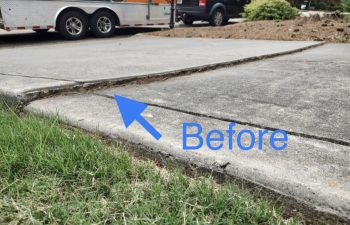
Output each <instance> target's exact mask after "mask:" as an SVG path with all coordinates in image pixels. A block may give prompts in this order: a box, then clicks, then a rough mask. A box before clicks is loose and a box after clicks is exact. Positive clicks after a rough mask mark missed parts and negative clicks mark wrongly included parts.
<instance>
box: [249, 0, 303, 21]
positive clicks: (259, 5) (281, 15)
mask: <svg viewBox="0 0 350 225" xmlns="http://www.w3.org/2000/svg"><path fill="white" fill-rule="evenodd" d="M298 15H299V11H298V10H297V9H296V8H294V7H292V6H291V5H290V4H289V3H288V2H287V1H286V0H253V1H252V2H251V3H250V4H248V5H246V6H245V7H244V13H243V17H245V18H247V19H248V20H287V19H294V18H295V17H297V16H298Z"/></svg>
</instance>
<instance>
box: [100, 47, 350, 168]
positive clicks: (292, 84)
mask: <svg viewBox="0 0 350 225" xmlns="http://www.w3.org/2000/svg"><path fill="white" fill-rule="evenodd" d="M349 59H350V45H343V44H339V45H337V44H329V45H324V46H321V47H318V48H314V49H311V50H308V51H304V52H301V53H297V54H293V55H287V56H282V57H277V58H273V59H268V60H263V61H258V62H254V63H249V64H244V65H240V66H236V67H231V68H227V69H220V70H215V71H209V72H205V73H198V74H195V75H192V76H187V77H179V78H174V79H169V80H167V81H164V82H155V83H150V84H142V85H134V86H125V87H117V88H111V89H107V90H102V91H99V92H97V93H98V94H102V95H106V96H111V95H113V94H115V93H117V94H119V95H123V96H127V97H130V98H133V99H136V100H139V101H142V102H146V103H149V104H153V105H158V106H162V107H169V108H172V109H176V110H180V111H184V112H190V113H192V114H200V115H204V116H208V117H215V118H218V119H221V120H228V121H238V122H240V123H243V124H249V125H253V126H254V125H256V126H257V127H266V128H277V129H284V130H286V131H289V132H291V133H293V134H296V135H302V136H306V137H311V138H316V139H325V140H328V141H330V142H334V143H342V144H345V145H350V113H349V112H350V63H349ZM349 167H350V165H349Z"/></svg>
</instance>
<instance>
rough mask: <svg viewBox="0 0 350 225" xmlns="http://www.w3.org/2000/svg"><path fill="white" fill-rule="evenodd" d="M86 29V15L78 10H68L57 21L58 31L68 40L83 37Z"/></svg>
mask: <svg viewBox="0 0 350 225" xmlns="http://www.w3.org/2000/svg"><path fill="white" fill-rule="evenodd" d="M88 29H89V27H88V23H87V18H86V16H85V15H84V14H83V13H81V12H78V11H68V12H66V13H64V14H63V15H62V16H61V17H60V19H59V21H58V31H59V32H60V34H61V35H62V36H63V37H64V38H65V39H68V40H80V39H83V38H85V36H86V33H87V32H88Z"/></svg>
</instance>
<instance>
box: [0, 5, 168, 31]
mask: <svg viewBox="0 0 350 225" xmlns="http://www.w3.org/2000/svg"><path fill="white" fill-rule="evenodd" d="M132 1H133V0H129V1H127V0H126V1H112V0H1V1H0V28H2V29H5V30H7V31H11V30H21V29H34V30H39V29H56V30H57V29H58V24H59V22H60V21H59V19H60V16H61V15H62V13H64V12H67V11H69V10H72V11H74V10H75V11H77V12H78V11H79V12H80V13H81V14H84V15H85V16H86V20H87V21H88V22H89V20H90V18H91V16H92V15H94V14H95V13H96V12H97V11H101V10H105V11H109V12H110V13H111V14H114V15H115V20H116V21H115V26H116V27H133V26H153V25H167V24H169V22H170V14H171V10H170V8H171V7H170V4H169V3H168V2H167V1H166V0H141V1H140V0H137V1H135V2H132ZM142 1H144V2H142ZM152 1H153V2H152ZM89 26H90V24H89Z"/></svg>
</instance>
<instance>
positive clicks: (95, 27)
mask: <svg viewBox="0 0 350 225" xmlns="http://www.w3.org/2000/svg"><path fill="white" fill-rule="evenodd" d="M116 23H117V21H116V19H115V15H113V14H112V13H111V12H108V11H106V10H103V11H98V12H96V13H95V14H93V15H92V16H91V19H90V27H91V31H92V33H93V34H94V35H95V36H96V37H99V38H107V37H111V36H113V34H114V33H115V26H116Z"/></svg>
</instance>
